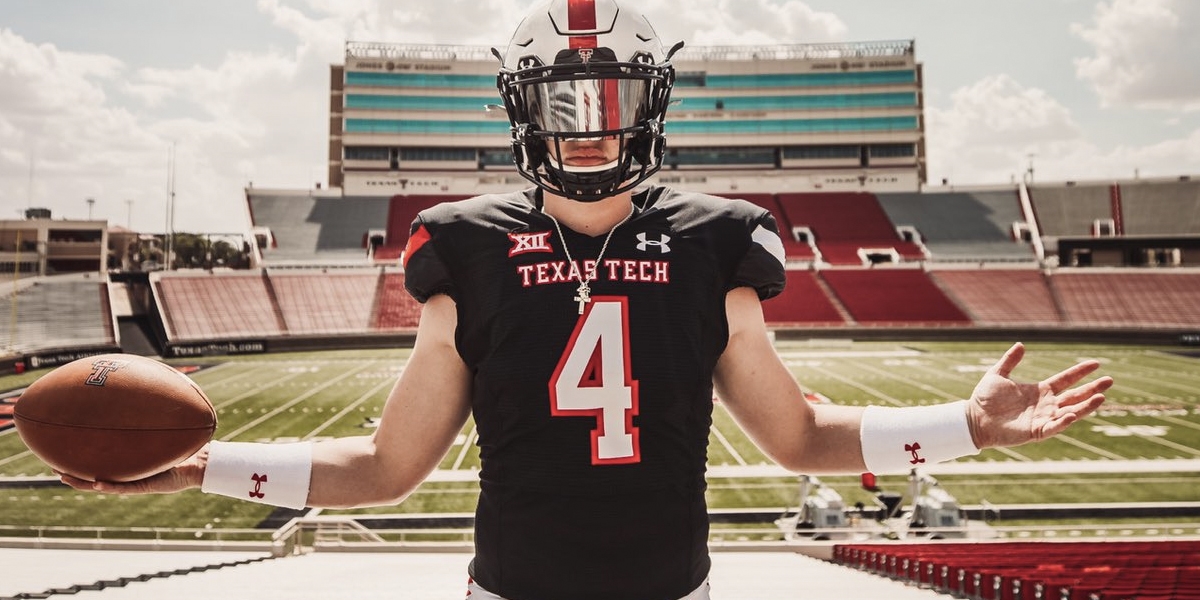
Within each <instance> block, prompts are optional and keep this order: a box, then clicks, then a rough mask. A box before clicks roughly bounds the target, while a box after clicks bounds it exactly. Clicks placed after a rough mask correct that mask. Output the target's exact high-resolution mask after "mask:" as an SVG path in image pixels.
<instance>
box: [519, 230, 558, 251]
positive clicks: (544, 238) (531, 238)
mask: <svg viewBox="0 0 1200 600" xmlns="http://www.w3.org/2000/svg"><path fill="white" fill-rule="evenodd" d="M508 239H510V240H512V243H513V247H512V248H509V250H508V257H509V258H512V257H514V256H517V255H519V254H528V253H530V252H553V251H554V250H553V249H551V248H550V232H549V231H538V232H535V233H510V234H508Z"/></svg>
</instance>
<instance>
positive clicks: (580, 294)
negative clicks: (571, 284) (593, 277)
mask: <svg viewBox="0 0 1200 600" xmlns="http://www.w3.org/2000/svg"><path fill="white" fill-rule="evenodd" d="M573 299H574V300H575V301H576V302H578V303H579V314H581V315H582V314H583V305H585V304H587V303H589V302H591V301H592V290H591V288H590V287H588V284H587V282H580V284H579V289H578V290H576V291H575V298H573Z"/></svg>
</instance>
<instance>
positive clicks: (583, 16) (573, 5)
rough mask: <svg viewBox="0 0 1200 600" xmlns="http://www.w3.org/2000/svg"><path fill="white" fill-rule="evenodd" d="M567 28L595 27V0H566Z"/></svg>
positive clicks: (572, 29)
mask: <svg viewBox="0 0 1200 600" xmlns="http://www.w3.org/2000/svg"><path fill="white" fill-rule="evenodd" d="M567 29H570V30H571V31H579V30H580V29H583V30H587V31H594V30H595V29H596V0H567Z"/></svg>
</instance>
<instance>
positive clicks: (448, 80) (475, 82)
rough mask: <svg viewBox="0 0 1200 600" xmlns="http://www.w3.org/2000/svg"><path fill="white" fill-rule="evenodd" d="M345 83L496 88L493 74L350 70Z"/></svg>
mask: <svg viewBox="0 0 1200 600" xmlns="http://www.w3.org/2000/svg"><path fill="white" fill-rule="evenodd" d="M346 85H348V86H352V85H361V86H373V87H412V88H452V89H481V90H482V89H490V90H495V89H496V76H495V75H455V74H450V73H376V72H371V71H350V72H347V73H346Z"/></svg>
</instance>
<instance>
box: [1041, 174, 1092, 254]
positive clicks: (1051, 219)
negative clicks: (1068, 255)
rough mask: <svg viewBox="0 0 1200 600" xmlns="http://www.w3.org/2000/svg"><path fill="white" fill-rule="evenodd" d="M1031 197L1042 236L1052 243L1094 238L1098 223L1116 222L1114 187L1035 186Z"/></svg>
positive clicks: (1084, 185) (1082, 185) (1079, 185)
mask: <svg viewBox="0 0 1200 600" xmlns="http://www.w3.org/2000/svg"><path fill="white" fill-rule="evenodd" d="M1029 197H1030V201H1031V202H1032V204H1033V210H1034V212H1035V213H1036V216H1037V221H1038V225H1039V226H1040V230H1041V233H1042V236H1043V237H1046V238H1049V239H1050V240H1051V241H1052V240H1054V239H1057V238H1060V237H1070V236H1085V237H1086V236H1091V235H1092V227H1093V225H1094V224H1095V223H1096V222H1097V221H1101V222H1104V221H1109V220H1112V219H1113V185H1112V184H1076V185H1065V184H1064V185H1049V184H1046V185H1035V186H1030V187H1029ZM1048 245H1052V244H1048Z"/></svg>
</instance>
